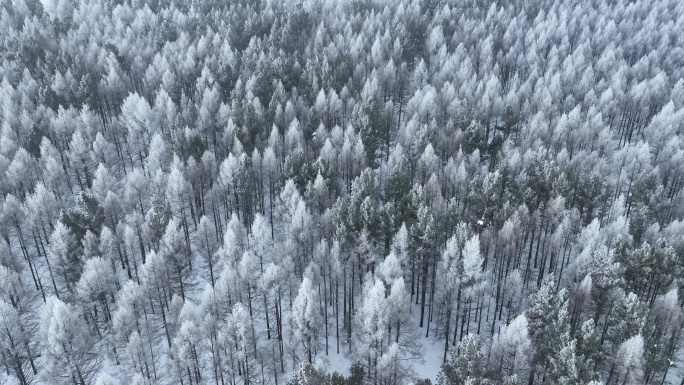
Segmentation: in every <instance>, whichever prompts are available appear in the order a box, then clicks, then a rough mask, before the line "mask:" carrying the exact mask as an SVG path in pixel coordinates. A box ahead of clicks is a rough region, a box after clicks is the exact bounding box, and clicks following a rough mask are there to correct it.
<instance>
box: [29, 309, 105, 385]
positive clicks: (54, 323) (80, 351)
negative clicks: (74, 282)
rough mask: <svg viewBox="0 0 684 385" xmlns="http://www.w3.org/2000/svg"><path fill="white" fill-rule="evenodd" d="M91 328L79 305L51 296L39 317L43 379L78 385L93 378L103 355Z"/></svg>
mask: <svg viewBox="0 0 684 385" xmlns="http://www.w3.org/2000/svg"><path fill="white" fill-rule="evenodd" d="M88 330H89V328H88V327H87V325H86V322H85V320H84V319H83V318H81V315H80V312H79V311H78V308H77V307H75V306H73V305H70V304H67V303H64V302H62V301H61V300H59V299H58V298H56V297H50V298H48V300H47V302H46V303H45V306H44V307H43V309H42V312H41V316H40V335H41V337H42V350H41V351H42V356H43V357H44V359H45V368H44V369H43V371H42V372H41V376H42V378H43V379H44V381H48V382H51V383H57V384H73V385H77V384H87V383H90V382H92V381H93V380H94V378H95V376H96V375H97V373H98V371H99V367H100V363H101V361H102V357H101V356H100V355H99V354H97V346H96V344H95V340H94V338H93V336H92V335H91V334H90V333H89V331H88Z"/></svg>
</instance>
